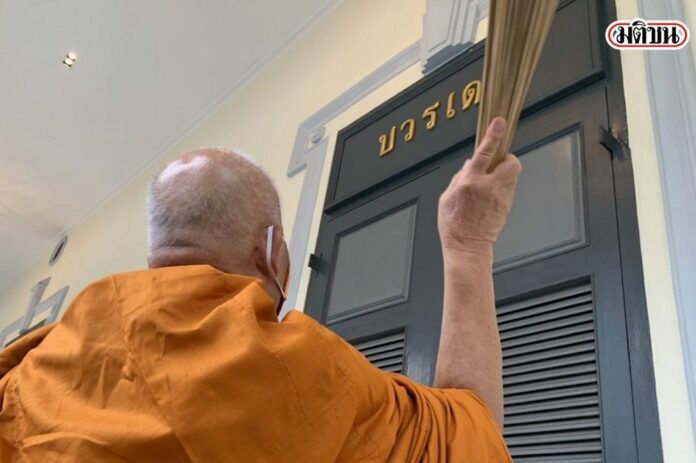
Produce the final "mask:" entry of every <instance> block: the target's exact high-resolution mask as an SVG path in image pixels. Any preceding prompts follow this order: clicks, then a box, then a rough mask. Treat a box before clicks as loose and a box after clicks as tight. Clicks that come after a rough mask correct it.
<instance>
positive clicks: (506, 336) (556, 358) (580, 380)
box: [498, 284, 604, 463]
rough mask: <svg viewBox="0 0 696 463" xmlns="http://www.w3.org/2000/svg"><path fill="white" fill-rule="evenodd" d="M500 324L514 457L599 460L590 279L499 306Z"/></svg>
mask: <svg viewBox="0 0 696 463" xmlns="http://www.w3.org/2000/svg"><path fill="white" fill-rule="evenodd" d="M498 324H499V328H500V334H501V341H502V346H503V381H504V387H505V439H506V441H507V443H508V446H509V448H510V451H511V453H512V455H513V457H514V459H515V461H516V462H518V463H525V462H559V463H560V462H564V463H570V462H572V463H595V462H603V461H604V459H603V456H602V442H601V432H600V414H599V412H600V410H599V395H598V383H597V354H596V349H595V325H594V307H593V301H592V289H591V287H590V285H589V284H587V285H582V286H577V287H573V288H571V289H567V290H563V291H557V292H553V293H550V294H546V295H544V296H540V297H535V298H532V299H526V300H524V301H521V302H516V303H514V304H509V305H504V306H502V307H499V309H498Z"/></svg>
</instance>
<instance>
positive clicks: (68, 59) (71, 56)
mask: <svg viewBox="0 0 696 463" xmlns="http://www.w3.org/2000/svg"><path fill="white" fill-rule="evenodd" d="M76 62H77V53H75V52H74V51H69V52H68V54H67V55H65V58H63V66H65V67H66V68H68V69H71V68H72V67H73V65H74V64H75V63H76Z"/></svg>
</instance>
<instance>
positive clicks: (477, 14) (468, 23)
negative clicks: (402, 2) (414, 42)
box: [421, 0, 490, 74]
mask: <svg viewBox="0 0 696 463" xmlns="http://www.w3.org/2000/svg"><path fill="white" fill-rule="evenodd" d="M489 5H490V1H489V0H428V7H427V12H426V13H425V15H423V46H422V47H421V69H422V70H423V73H424V74H427V73H430V72H431V71H433V70H434V69H437V68H438V67H440V66H442V65H443V64H444V63H446V62H447V61H449V60H451V59H452V58H454V57H455V56H457V55H459V54H460V53H462V52H463V51H464V50H466V49H467V48H469V47H471V46H472V45H473V44H474V43H476V30H477V28H478V24H479V22H481V20H482V19H484V18H485V17H487V16H488V9H489Z"/></svg>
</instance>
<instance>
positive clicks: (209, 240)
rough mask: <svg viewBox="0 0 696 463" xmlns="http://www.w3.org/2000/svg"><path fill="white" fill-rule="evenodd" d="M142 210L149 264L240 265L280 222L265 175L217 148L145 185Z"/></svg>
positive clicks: (236, 155) (175, 164)
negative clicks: (260, 237) (218, 261)
mask: <svg viewBox="0 0 696 463" xmlns="http://www.w3.org/2000/svg"><path fill="white" fill-rule="evenodd" d="M147 211H148V244H149V255H150V259H151V265H152V266H164V265H181V264H186V263H210V264H213V262H205V260H206V258H205V256H211V257H216V258H224V259H226V260H228V261H229V260H230V259H232V260H233V261H234V260H239V261H240V262H244V261H245V259H248V257H249V255H250V254H251V252H252V251H253V248H254V245H255V241H256V239H257V237H258V234H259V232H261V231H263V229H264V228H265V227H268V226H269V225H279V224H280V222H281V220H280V202H279V199H278V193H277V191H276V189H275V187H274V186H273V183H272V181H271V179H270V177H269V176H268V175H267V174H266V173H265V172H264V171H263V170H262V169H261V168H260V167H259V166H258V165H257V164H256V163H255V162H254V161H252V160H251V159H250V158H248V157H247V156H244V155H242V154H239V153H235V152H233V151H226V150H220V149H202V150H196V151H192V152H190V153H187V154H184V155H183V156H181V157H180V158H179V159H177V160H176V161H174V162H172V163H170V164H169V165H167V166H166V167H165V168H164V169H163V170H162V171H160V172H159V173H158V174H157V175H156V176H155V177H154V178H153V180H152V182H151V183H150V188H149V191H148V201H147ZM182 250H184V251H182ZM186 250H188V251H186ZM192 253H193V256H194V258H193V259H191V257H190V256H191V255H192ZM196 255H200V256H203V257H201V258H197V257H195V256H196ZM153 258H154V260H155V261H158V262H154V263H153V262H152V260H153ZM182 259H183V260H184V261H182V262H180V261H181V260H182ZM186 259H189V260H194V261H192V262H185V260H186ZM195 260H200V261H201V262H195Z"/></svg>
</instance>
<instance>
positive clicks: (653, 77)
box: [639, 0, 696, 429]
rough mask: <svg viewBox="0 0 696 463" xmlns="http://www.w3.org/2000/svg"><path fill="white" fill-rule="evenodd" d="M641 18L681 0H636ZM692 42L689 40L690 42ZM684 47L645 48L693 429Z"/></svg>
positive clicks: (694, 78) (691, 224)
mask: <svg viewBox="0 0 696 463" xmlns="http://www.w3.org/2000/svg"><path fill="white" fill-rule="evenodd" d="M639 8H640V15H641V17H643V18H669V19H678V20H681V21H685V19H684V18H685V12H684V7H683V4H682V2H681V0H664V1H661V2H656V1H654V0H639ZM691 46H693V44H692V45H691ZM695 64H696V63H694V60H693V57H692V54H691V51H690V50H689V49H688V48H684V49H682V50H679V51H670V52H655V51H653V52H646V53H645V66H646V74H647V79H648V89H649V95H650V107H651V111H652V119H653V127H654V132H655V143H656V145H657V160H658V165H659V167H660V180H661V184H662V195H663V202H664V208H665V219H666V226H667V236H668V245H669V251H670V263H671V267H672V280H673V284H674V294H675V298H676V303H677V312H678V315H679V326H680V329H681V342H682V348H683V351H684V354H683V355H684V363H685V365H684V367H685V373H686V381H687V388H688V392H689V402H690V410H691V420H692V423H693V427H694V429H696V376H695V375H696V311H694V310H690V309H693V307H695V306H696V286H695V285H694V284H693V283H694V280H695V279H696V202H694V198H696V88H695V87H694V85H693V82H696V67H695Z"/></svg>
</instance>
